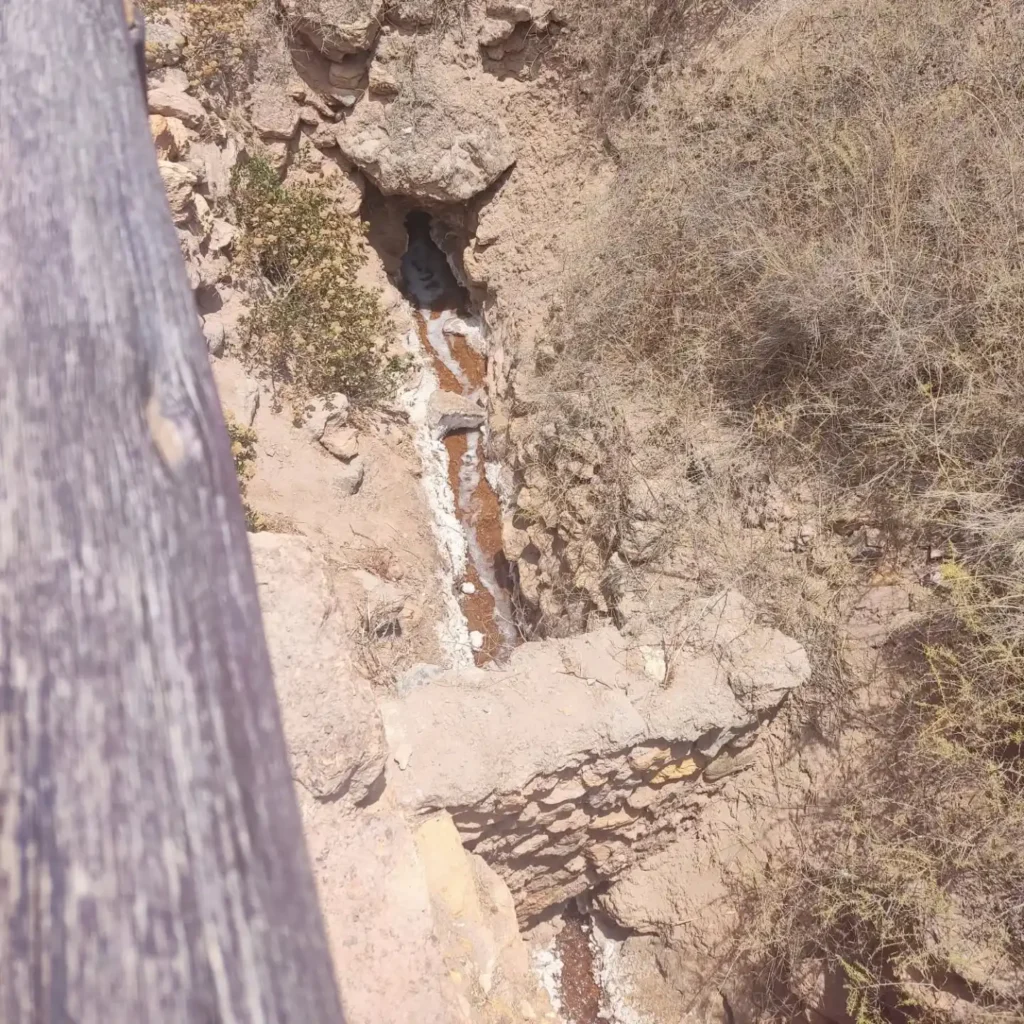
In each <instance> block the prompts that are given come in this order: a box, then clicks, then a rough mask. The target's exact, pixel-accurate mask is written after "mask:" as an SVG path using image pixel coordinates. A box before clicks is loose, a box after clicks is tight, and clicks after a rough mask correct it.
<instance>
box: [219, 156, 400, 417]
mask: <svg viewBox="0 0 1024 1024" xmlns="http://www.w3.org/2000/svg"><path fill="white" fill-rule="evenodd" d="M233 200H234V205H235V209H236V212H237V216H238V221H239V224H240V225H241V227H242V235H241V239H240V242H239V248H238V260H239V265H240V267H241V269H242V271H243V273H245V274H247V275H248V278H249V290H250V294H251V296H252V309H251V313H250V315H249V316H248V317H247V318H246V320H245V322H244V324H243V330H244V336H245V342H244V352H245V355H246V356H247V358H248V359H249V360H250V361H251V362H252V363H253V364H254V365H256V366H258V367H260V368H261V369H262V370H263V371H264V372H265V373H267V374H269V376H270V377H271V378H272V380H273V381H274V382H275V384H280V385H281V386H283V387H284V389H285V392H286V394H287V397H288V398H289V399H290V400H291V401H292V402H293V404H294V405H295V406H296V407H297V408H301V406H302V404H303V403H304V402H305V401H307V400H308V399H310V398H312V397H315V396H317V395H322V394H330V393H333V392H336V391H341V392H344V393H345V394H346V395H348V396H349V398H350V399H351V400H352V401H354V402H360V401H361V402H372V401H375V400H379V399H381V398H383V397H386V396H387V395H389V394H391V393H393V391H394V388H395V386H396V384H397V380H398V376H399V375H400V373H401V372H402V369H403V366H404V362H403V360H402V359H400V358H397V357H389V356H387V354H386V353H385V352H384V351H383V344H382V342H383V338H384V337H385V335H386V333H387V330H388V327H389V321H388V318H387V315H386V314H385V312H384V310H383V309H382V307H381V304H380V297H379V295H378V294H377V293H375V292H374V291H371V290H370V289H368V288H364V287H362V286H361V285H359V284H357V283H356V274H357V272H358V271H359V269H360V267H361V266H362V265H363V264H364V263H365V261H366V254H365V251H364V249H363V244H364V243H363V239H362V231H361V229H360V226H359V224H358V223H357V222H356V221H354V220H352V218H350V217H347V216H345V215H344V214H343V213H341V212H340V211H339V210H338V208H337V205H336V203H335V201H334V197H333V196H332V194H331V191H330V187H329V185H328V184H327V183H326V182H310V183H307V184H301V185H295V186H286V185H283V184H282V183H281V182H280V181H279V180H278V176H277V172H276V171H275V170H274V169H273V168H272V167H271V166H270V164H269V163H267V161H265V160H263V159H259V158H257V159H253V160H250V161H249V162H248V163H246V164H245V165H244V166H242V167H241V168H240V169H238V170H237V171H236V173H235V178H234V186H233Z"/></svg>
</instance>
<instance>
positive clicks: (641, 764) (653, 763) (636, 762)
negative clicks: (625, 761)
mask: <svg viewBox="0 0 1024 1024" xmlns="http://www.w3.org/2000/svg"><path fill="white" fill-rule="evenodd" d="M671 757H672V751H671V750H670V749H669V748H668V747H662V746H653V747H637V748H636V749H634V750H631V751H630V753H629V763H630V764H631V765H632V766H633V768H634V769H636V771H638V772H646V771H650V770H651V769H652V768H655V767H657V766H658V765H662V764H664V763H665V762H666V761H668V760H669V759H670V758H671Z"/></svg>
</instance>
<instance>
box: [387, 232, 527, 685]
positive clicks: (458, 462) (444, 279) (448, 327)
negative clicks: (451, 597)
mask: <svg viewBox="0 0 1024 1024" xmlns="http://www.w3.org/2000/svg"><path fill="white" fill-rule="evenodd" d="M406 224H407V227H408V230H409V247H408V249H407V250H406V253H405V256H404V257H403V258H402V283H403V286H404V289H405V292H406V294H407V296H408V297H409V298H410V300H411V301H412V302H413V303H414V319H415V322H416V331H417V335H418V339H419V344H420V347H421V350H422V352H423V354H424V355H425V356H426V357H427V359H428V360H429V363H430V366H431V368H432V370H433V373H434V374H435V375H436V378H437V386H438V387H439V388H440V390H441V391H447V392H449V393H452V394H457V395H461V396H464V397H466V398H470V399H473V400H475V401H478V402H479V403H480V405H481V406H486V397H487V396H486V377H487V357H486V348H485V344H484V340H483V334H482V332H481V331H480V329H479V328H478V327H476V326H475V325H474V324H473V323H472V322H471V318H470V316H469V315H468V311H467V309H466V301H467V297H466V293H465V291H464V289H463V288H462V287H461V286H460V285H459V283H458V281H456V279H455V275H454V274H453V273H452V270H451V268H450V267H449V265H448V261H447V259H446V257H445V255H444V253H443V252H442V251H441V250H440V249H439V248H438V246H437V245H436V244H435V243H434V241H433V239H432V238H431V235H430V218H429V216H428V215H427V214H423V213H413V214H410V215H409V217H408V218H407V221H406ZM485 429H486V428H484V429H479V430H474V429H467V430H453V431H451V432H449V433H448V434H447V436H445V437H444V438H443V444H444V449H445V452H446V456H447V471H448V473H447V475H448V486H449V488H450V489H451V495H452V500H453V502H454V511H455V517H456V519H457V520H458V523H459V527H460V529H461V532H462V535H463V539H464V543H465V553H466V557H465V559H464V560H463V559H453V561H455V562H457V563H464V564H456V565H455V566H454V569H455V572H456V575H457V577H458V578H456V580H455V581H454V582H455V586H456V596H457V599H458V602H459V606H460V608H461V611H462V614H463V615H464V616H465V619H466V623H467V625H468V628H469V638H470V645H471V647H472V649H473V658H474V660H475V662H476V663H477V664H478V665H482V664H486V663H487V662H490V661H493V660H495V659H499V658H501V657H502V656H503V655H504V654H506V653H507V652H508V651H509V650H510V649H511V648H512V647H514V646H515V645H516V644H517V643H518V631H517V630H516V627H515V621H514V618H513V612H512V601H511V599H510V596H509V568H508V563H507V562H506V560H505V556H504V552H503V551H502V545H501V506H500V503H499V501H498V496H497V494H495V492H494V489H493V487H492V486H491V484H490V481H489V480H488V478H487V472H486V465H485V460H484V449H485V435H484V430H485Z"/></svg>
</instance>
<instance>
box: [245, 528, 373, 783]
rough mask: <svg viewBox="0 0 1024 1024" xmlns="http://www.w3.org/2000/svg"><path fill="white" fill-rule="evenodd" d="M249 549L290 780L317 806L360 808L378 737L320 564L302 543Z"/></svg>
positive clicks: (276, 539)
mask: <svg viewBox="0 0 1024 1024" xmlns="http://www.w3.org/2000/svg"><path fill="white" fill-rule="evenodd" d="M250 546H251V548H252V556H253V563H254V565H255V568H256V579H257V582H258V584H259V593H260V604H261V607H262V609H263V621H264V627H265V629H266V633H267V644H268V646H269V648H270V656H271V660H272V662H273V665H274V678H275V683H276V686H277V696H278V701H279V702H280V705H281V716H282V720H283V722H284V730H285V735H286V737H287V739H288V748H289V751H290V753H291V759H292V769H293V772H294V775H295V779H296V781H297V782H298V783H299V784H300V785H301V786H302V787H303V789H305V790H306V791H307V792H308V793H310V794H311V795H312V796H313V797H315V798H317V799H321V800H326V799H330V800H337V799H339V798H342V797H344V798H346V799H347V800H349V801H352V802H355V803H359V802H361V801H365V800H367V799H369V798H371V797H372V796H373V794H374V793H375V792H376V790H377V789H378V788H379V786H378V784H379V783H380V782H381V781H382V779H381V776H382V773H383V771H384V762H385V747H384V734H383V730H382V728H381V721H380V715H379V714H378V711H377V704H376V701H375V700H374V697H373V692H372V691H371V689H370V684H369V683H368V682H367V681H366V680H365V679H363V678H362V677H361V676H360V675H359V674H358V673H357V672H356V671H355V669H354V668H353V665H352V662H351V659H350V657H349V654H348V648H347V641H346V636H345V629H344V626H343V624H342V621H341V616H340V614H339V612H338V608H337V603H336V601H335V598H334V595H333V593H332V590H331V587H330V585H329V582H328V576H327V572H326V566H325V563H324V561H323V559H322V557H321V556H320V555H319V554H318V553H317V551H316V550H315V549H314V548H312V547H311V546H310V543H309V541H307V540H306V539H305V538H303V537H297V536H292V535H288V534H274V533H255V534H252V535H251V537H250Z"/></svg>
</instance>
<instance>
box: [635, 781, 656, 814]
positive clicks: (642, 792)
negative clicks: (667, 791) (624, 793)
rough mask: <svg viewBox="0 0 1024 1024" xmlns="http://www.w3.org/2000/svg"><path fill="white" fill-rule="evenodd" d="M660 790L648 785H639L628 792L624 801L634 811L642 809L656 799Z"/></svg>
mask: <svg viewBox="0 0 1024 1024" xmlns="http://www.w3.org/2000/svg"><path fill="white" fill-rule="evenodd" d="M660 792H661V791H660V790H657V789H652V788H651V787H650V786H640V787H638V788H637V789H634V790H633V792H632V793H630V795H629V796H628V797H627V798H626V803H627V804H629V806H630V807H632V808H633V810H634V811H643V810H646V809H647V808H648V807H650V806H651V804H653V803H654V801H655V800H657V799H658V795H659V793H660Z"/></svg>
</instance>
